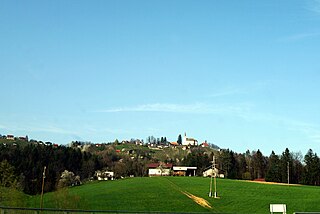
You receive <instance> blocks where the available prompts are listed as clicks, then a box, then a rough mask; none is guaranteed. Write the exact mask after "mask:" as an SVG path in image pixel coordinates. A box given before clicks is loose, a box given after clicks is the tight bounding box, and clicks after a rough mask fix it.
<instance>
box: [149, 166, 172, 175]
mask: <svg viewBox="0 0 320 214" xmlns="http://www.w3.org/2000/svg"><path fill="white" fill-rule="evenodd" d="M148 168H149V170H148V174H149V176H169V175H170V174H171V169H172V164H171V163H168V164H166V163H150V164H148Z"/></svg>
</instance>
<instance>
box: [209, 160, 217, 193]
mask: <svg viewBox="0 0 320 214" xmlns="http://www.w3.org/2000/svg"><path fill="white" fill-rule="evenodd" d="M211 170H212V175H211V180H210V191H209V197H214V198H218V196H217V178H216V177H217V173H216V172H217V170H216V161H215V157H214V156H213V157H212V168H211ZM213 173H214V196H213V195H212V177H213Z"/></svg>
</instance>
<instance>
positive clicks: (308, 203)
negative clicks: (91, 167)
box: [28, 177, 320, 213]
mask: <svg viewBox="0 0 320 214" xmlns="http://www.w3.org/2000/svg"><path fill="white" fill-rule="evenodd" d="M209 183H210V179H209V178H200V177H153V178H130V179H124V180H116V181H105V182H93V183H89V184H86V185H83V186H79V187H73V188H69V189H67V190H62V191H57V192H53V193H47V194H45V195H44V207H49V208H77V209H94V210H127V211H146V212H148V211H161V212H219V213H270V212H269V204H272V203H283V204H286V205H287V210H288V213H293V212H298V211H299V212H301V211H305V212H307V211H308V212H311V211H318V212H320V197H319V196H320V188H319V187H312V186H284V185H270V184H259V183H252V182H246V181H235V180H228V179H219V180H218V181H217V187H218V196H220V198H219V199H213V198H209V197H208V192H209ZM183 192H188V193H191V194H193V195H195V196H197V197H201V198H203V199H205V200H207V201H208V202H209V204H210V205H211V206H212V208H205V207H202V206H200V205H199V204H197V203H195V202H194V201H193V200H192V199H190V198H189V197H187V196H186V195H185V194H183ZM39 201H40V197H39V196H34V197H31V198H30V199H29V201H28V206H30V207H39Z"/></svg>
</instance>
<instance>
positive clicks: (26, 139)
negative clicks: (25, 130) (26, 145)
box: [19, 135, 29, 142]
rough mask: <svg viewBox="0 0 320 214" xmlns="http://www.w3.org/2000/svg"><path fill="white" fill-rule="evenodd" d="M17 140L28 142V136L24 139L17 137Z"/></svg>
mask: <svg viewBox="0 0 320 214" xmlns="http://www.w3.org/2000/svg"><path fill="white" fill-rule="evenodd" d="M19 140H22V141H26V142H28V141H29V138H28V135H27V136H25V137H19Z"/></svg>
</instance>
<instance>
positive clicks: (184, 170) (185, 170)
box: [173, 166, 197, 176]
mask: <svg viewBox="0 0 320 214" xmlns="http://www.w3.org/2000/svg"><path fill="white" fill-rule="evenodd" d="M196 170H197V167H191V166H174V167H173V175H174V176H196Z"/></svg>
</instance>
